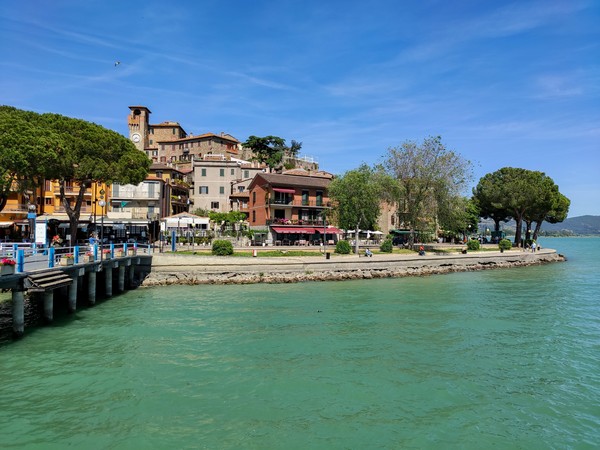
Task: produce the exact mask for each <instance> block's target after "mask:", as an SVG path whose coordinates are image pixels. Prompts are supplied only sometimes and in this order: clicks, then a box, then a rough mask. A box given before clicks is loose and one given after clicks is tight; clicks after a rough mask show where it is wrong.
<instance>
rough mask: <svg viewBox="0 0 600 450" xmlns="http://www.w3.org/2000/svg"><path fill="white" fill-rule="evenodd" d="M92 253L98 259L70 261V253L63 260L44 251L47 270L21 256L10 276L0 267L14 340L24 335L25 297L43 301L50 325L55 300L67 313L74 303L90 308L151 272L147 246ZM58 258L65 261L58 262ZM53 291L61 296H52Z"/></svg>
mask: <svg viewBox="0 0 600 450" xmlns="http://www.w3.org/2000/svg"><path fill="white" fill-rule="evenodd" d="M95 250H96V251H95V252H94V254H95V255H96V256H100V258H99V259H98V260H96V259H94V258H93V257H86V258H84V257H82V258H79V257H77V258H75V257H73V258H72V259H73V260H71V256H72V253H69V254H66V255H67V256H66V257H65V254H63V255H62V256H61V255H58V256H55V255H54V252H48V251H47V249H45V250H43V251H42V253H40V254H41V255H42V259H44V257H45V259H46V261H47V264H45V265H46V266H47V267H40V265H41V264H40V258H39V257H38V260H37V261H36V262H33V261H27V259H28V258H25V259H24V261H23V258H22V257H21V261H20V263H21V264H20V266H21V267H18V265H17V264H16V265H15V266H13V270H15V272H14V273H8V274H7V273H6V272H7V270H6V266H2V267H3V268H4V269H5V270H3V272H1V273H4V274H1V273H0V289H2V290H3V291H7V290H10V291H11V293H12V318H13V320H12V322H13V334H14V336H15V337H20V336H22V335H23V334H24V332H25V308H24V300H25V296H26V295H27V296H30V297H32V298H34V299H37V300H38V301H40V302H43V305H44V308H43V311H44V313H43V314H44V319H45V321H46V323H51V322H52V321H53V319H54V306H55V302H56V301H61V300H62V301H65V300H66V301H67V308H68V311H69V312H75V311H76V309H77V303H78V301H79V302H80V304H81V302H86V301H87V304H88V305H94V304H95V303H96V299H98V298H110V297H112V296H113V295H114V294H115V293H121V292H124V291H125V290H127V289H132V288H135V287H136V286H137V285H138V284H139V282H140V281H141V280H143V278H144V277H145V276H146V275H147V274H148V273H149V272H150V270H151V265H152V252H151V247H149V246H144V247H142V246H139V247H138V246H135V247H134V248H132V247H131V246H130V248H129V251H128V249H127V246H126V244H125V247H124V248H121V247H115V246H112V245H111V246H110V248H108V249H102V248H99V249H95ZM107 250H108V251H107ZM21 251H23V250H21ZM87 253H90V252H87ZM76 254H77V255H78V256H80V255H79V253H76ZM35 255H37V254H36V253H33V254H32V255H31V256H30V259H31V260H33V259H35V258H34V257H33V256H35ZM5 258H6V256H5ZM17 259H18V258H17ZM61 259H65V260H66V262H64V263H60V261H61ZM57 262H58V264H57ZM42 265H43V264H42ZM57 292H58V293H60V294H62V295H61V296H58V295H55V293H57ZM65 294H66V295H65Z"/></svg>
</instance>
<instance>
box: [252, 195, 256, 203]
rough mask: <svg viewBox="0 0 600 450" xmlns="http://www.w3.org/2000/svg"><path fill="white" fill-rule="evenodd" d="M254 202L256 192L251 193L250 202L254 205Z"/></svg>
mask: <svg viewBox="0 0 600 450" xmlns="http://www.w3.org/2000/svg"><path fill="white" fill-rule="evenodd" d="M255 203H256V192H253V193H252V204H253V205H254V204H255Z"/></svg>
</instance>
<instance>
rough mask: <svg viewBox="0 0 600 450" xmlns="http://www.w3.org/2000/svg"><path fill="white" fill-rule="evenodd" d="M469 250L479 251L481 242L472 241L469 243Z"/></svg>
mask: <svg viewBox="0 0 600 450" xmlns="http://www.w3.org/2000/svg"><path fill="white" fill-rule="evenodd" d="M467 248H468V249H469V250H479V241H476V240H475V239H471V240H470V241H469V242H467Z"/></svg>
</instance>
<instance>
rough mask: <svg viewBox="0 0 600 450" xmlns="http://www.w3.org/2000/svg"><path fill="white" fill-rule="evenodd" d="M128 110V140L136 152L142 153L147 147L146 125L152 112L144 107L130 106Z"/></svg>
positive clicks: (147, 126)
mask: <svg viewBox="0 0 600 450" xmlns="http://www.w3.org/2000/svg"><path fill="white" fill-rule="evenodd" d="M129 109H130V111H131V112H130V113H129V117H128V121H127V122H128V124H129V139H131V141H132V142H133V143H134V144H135V146H136V147H137V148H138V150H141V151H144V149H145V148H146V147H148V128H149V125H148V124H149V119H150V114H152V112H151V111H150V110H149V109H148V108H146V107H145V106H130V107H129Z"/></svg>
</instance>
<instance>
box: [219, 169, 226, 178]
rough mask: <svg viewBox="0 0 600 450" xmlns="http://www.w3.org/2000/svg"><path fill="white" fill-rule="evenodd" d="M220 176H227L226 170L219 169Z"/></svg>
mask: <svg viewBox="0 0 600 450" xmlns="http://www.w3.org/2000/svg"><path fill="white" fill-rule="evenodd" d="M219 176H221V177H224V176H225V169H219Z"/></svg>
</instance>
